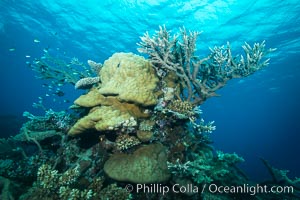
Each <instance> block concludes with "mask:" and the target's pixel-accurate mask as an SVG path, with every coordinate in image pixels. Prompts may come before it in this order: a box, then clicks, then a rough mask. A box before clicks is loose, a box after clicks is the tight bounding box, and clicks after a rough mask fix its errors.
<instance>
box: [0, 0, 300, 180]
mask: <svg viewBox="0 0 300 200" xmlns="http://www.w3.org/2000/svg"><path fill="white" fill-rule="evenodd" d="M0 10H1V12H0V38H1V40H0V61H1V68H0V74H1V79H0V81H1V82H0V85H1V94H2V95H1V104H0V105H1V107H0V115H1V118H0V119H1V134H3V136H6V135H8V134H11V135H12V134H16V133H17V132H16V131H17V130H18V127H19V126H20V125H21V123H20V120H22V113H23V112H24V111H30V112H32V113H38V112H40V111H39V110H37V109H35V108H33V107H32V104H33V102H37V101H38V100H39V99H38V97H43V98H46V97H45V94H46V93H48V92H49V91H47V89H45V88H43V87H42V84H43V83H44V82H43V81H41V80H37V79H36V78H35V77H34V76H35V73H34V72H33V71H31V69H30V68H28V67H27V65H26V62H32V61H33V60H34V59H35V58H39V57H41V56H42V55H43V53H44V52H43V50H44V49H45V48H46V49H50V50H51V51H53V52H56V53H57V54H60V55H64V56H67V57H70V58H72V57H76V58H78V59H79V60H81V61H84V62H85V61H86V60H88V59H92V60H95V61H98V62H103V61H104V60H106V59H107V58H108V57H109V56H111V55H112V54H113V53H115V52H134V53H137V54H138V52H137V50H136V48H137V45H136V43H137V42H139V41H140V39H139V37H140V36H142V34H143V33H144V32H146V31H149V32H150V33H153V32H154V31H155V30H157V29H158V26H159V25H166V27H167V28H168V29H170V30H172V31H173V32H174V33H175V32H177V31H178V30H179V27H182V26H185V27H186V28H187V29H189V30H198V31H203V33H202V34H201V35H200V36H199V42H198V48H197V49H198V51H197V54H198V55H199V56H201V55H202V56H205V55H207V54H208V53H209V49H208V47H213V46H215V45H222V44H226V42H227V41H229V42H230V43H231V47H232V49H233V51H234V52H235V53H239V52H241V47H240V46H241V45H242V44H243V43H244V42H245V41H247V42H248V43H253V42H261V41H263V40H266V44H267V47H272V48H277V51H276V52H275V53H273V54H272V58H271V61H270V66H268V67H267V68H265V69H263V70H262V71H259V72H257V73H256V74H254V75H252V76H250V77H247V78H244V79H238V80H232V81H230V82H229V83H228V85H227V86H226V87H224V88H223V89H221V90H220V91H219V92H218V93H219V94H220V95H221V97H214V98H210V99H208V100H207V101H206V102H205V103H204V104H203V105H202V106H201V108H202V110H203V112H204V114H203V117H204V118H205V119H206V120H207V121H209V120H214V121H215V125H216V126H217V130H216V131H215V132H214V133H213V134H212V139H213V141H214V147H215V148H216V149H220V150H223V151H224V152H236V153H238V154H239V155H241V156H243V157H244V158H245V160H246V162H245V163H244V164H242V165H241V167H242V168H243V169H244V170H245V171H246V173H247V174H249V175H250V177H252V178H254V179H261V178H264V177H267V176H268V174H267V171H266V169H265V168H264V166H263V165H262V163H261V162H260V160H259V158H260V157H262V158H265V159H267V160H269V162H270V163H271V164H272V165H274V166H275V167H277V168H280V169H289V170H290V175H291V176H292V177H293V176H299V174H300V171H299V169H300V164H299V163H300V160H299V155H298V153H299V152H300V145H299V143H300V136H299V133H300V123H299V120H300V105H299V102H300V95H299V91H300V90H299V86H300V64H299V63H300V54H299V53H300V14H299V13H300V12H299V11H300V2H299V1H297V0H286V1H280V0H240V1H235V0H217V1H213V0H205V1H197V0H191V1H171V0H141V1H137V0H120V1H117V0H114V1H113V0H103V1H97V0H87V1H74V0H61V1H50V0H47V1H45V0H40V1H31V0H28V1H19V0H2V1H1V2H0ZM64 92H65V95H64V96H63V97H57V96H52V95H51V96H50V97H49V98H48V99H46V102H47V106H48V108H52V109H54V110H61V109H67V108H68V106H70V105H71V103H64V102H63V99H68V100H70V102H72V101H73V100H75V99H76V98H77V97H78V96H79V94H80V92H78V91H75V90H74V88H73V87H71V86H70V87H67V88H64ZM53 99H55V101H54V100H53Z"/></svg>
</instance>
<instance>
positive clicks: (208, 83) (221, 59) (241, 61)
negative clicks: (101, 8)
mask: <svg viewBox="0 0 300 200" xmlns="http://www.w3.org/2000/svg"><path fill="white" fill-rule="evenodd" d="M199 34H200V32H195V31H189V32H187V31H186V29H185V28H182V29H180V34H175V35H173V36H172V35H171V33H170V31H168V30H167V29H166V27H165V26H163V27H161V26H160V30H159V31H156V34H155V35H153V36H152V37H151V36H150V35H149V34H148V32H146V33H145V34H144V35H143V36H142V37H141V40H142V41H141V42H140V43H138V45H139V46H140V48H138V51H139V52H141V53H146V54H148V55H149V57H150V60H151V62H152V64H153V66H154V67H155V69H156V71H157V74H158V76H159V77H160V78H161V79H163V78H164V77H165V76H166V74H167V73H168V72H172V73H176V75H177V78H178V79H179V80H180V83H179V90H178V91H179V92H177V94H176V96H177V98H179V99H182V100H185V101H190V102H193V103H194V104H201V103H203V102H204V101H205V100H206V99H207V98H209V97H212V96H216V93H215V91H216V90H218V89H220V88H221V87H223V86H224V85H225V84H226V82H227V81H228V80H230V79H232V78H240V77H245V76H248V75H250V74H252V73H254V72H256V71H257V70H259V69H261V68H263V67H265V66H267V65H268V61H269V59H264V58H265V56H266V55H267V54H268V53H270V52H272V51H274V50H275V49H268V50H266V49H265V42H264V41H263V42H262V43H255V44H254V46H253V47H251V46H250V45H249V44H247V43H245V45H243V46H242V47H243V49H244V52H245V55H246V58H244V57H243V56H233V55H232V52H231V49H230V45H229V42H228V43H227V46H226V47H224V46H222V47H214V48H213V49H210V50H211V53H210V55H208V56H207V57H204V58H202V59H200V58H198V57H197V56H195V55H194V54H195V51H196V41H197V37H198V36H199Z"/></svg>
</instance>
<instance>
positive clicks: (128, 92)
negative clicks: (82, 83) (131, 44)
mask: <svg viewBox="0 0 300 200" xmlns="http://www.w3.org/2000/svg"><path fill="white" fill-rule="evenodd" d="M99 76H100V78H101V82H102V87H101V88H100V89H99V92H100V93H101V94H103V95H105V96H117V97H118V98H119V99H120V100H122V101H126V102H134V103H137V104H140V105H143V106H150V105H155V104H156V103H157V96H156V94H155V93H154V89H155V88H156V86H157V82H158V78H157V77H156V73H155V71H154V69H153V68H152V66H151V64H150V62H149V61H147V60H145V59H144V58H143V57H141V56H138V55H134V54H132V53H115V54H114V55H112V56H111V57H110V58H109V59H108V60H106V61H105V62H104V65H103V67H102V69H101V71H100V74H99Z"/></svg>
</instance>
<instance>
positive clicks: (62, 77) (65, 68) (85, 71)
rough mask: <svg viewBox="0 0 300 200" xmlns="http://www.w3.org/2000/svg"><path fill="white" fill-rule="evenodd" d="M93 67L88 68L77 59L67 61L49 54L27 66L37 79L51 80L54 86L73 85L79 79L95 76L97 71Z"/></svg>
mask: <svg viewBox="0 0 300 200" xmlns="http://www.w3.org/2000/svg"><path fill="white" fill-rule="evenodd" d="M92 64H94V63H92ZM96 64H97V63H96ZM94 66H95V65H93V66H90V67H91V69H90V68H88V67H87V66H86V65H84V64H83V63H82V62H80V61H79V60H78V58H71V59H68V60H67V59H66V58H58V57H54V56H51V55H50V53H49V52H46V53H45V55H44V56H43V57H41V58H40V59H36V60H35V61H34V62H33V63H31V64H29V67H30V68H31V69H32V70H33V71H35V72H36V73H37V74H38V75H37V76H36V77H37V78H39V79H44V80H47V79H52V80H53V81H54V84H55V85H58V84H66V83H71V84H73V85H75V83H76V82H77V81H78V80H80V79H81V78H85V77H91V76H93V75H94V74H97V71H96V72H95V71H93V70H97V67H94Z"/></svg>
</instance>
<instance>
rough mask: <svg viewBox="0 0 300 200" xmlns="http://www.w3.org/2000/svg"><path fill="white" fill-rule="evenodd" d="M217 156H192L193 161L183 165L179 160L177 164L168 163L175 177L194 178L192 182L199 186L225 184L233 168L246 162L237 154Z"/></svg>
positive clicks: (219, 154) (221, 153) (220, 153)
mask: <svg viewBox="0 0 300 200" xmlns="http://www.w3.org/2000/svg"><path fill="white" fill-rule="evenodd" d="M216 154H217V155H216V156H213V157H210V156H204V155H201V154H192V155H193V161H187V162H186V163H183V164H182V163H180V162H179V161H178V160H177V161H176V163H168V168H169V170H171V172H172V174H174V175H175V176H179V177H182V178H188V177H192V180H193V181H194V182H195V183H197V184H205V183H211V182H216V181H220V182H224V181H226V180H227V179H228V177H229V176H228V175H229V174H230V173H232V166H234V165H235V164H236V163H239V162H242V161H244V159H243V158H241V157H239V156H238V155H237V154H235V153H233V154H228V153H223V152H220V151H217V153H216Z"/></svg>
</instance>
